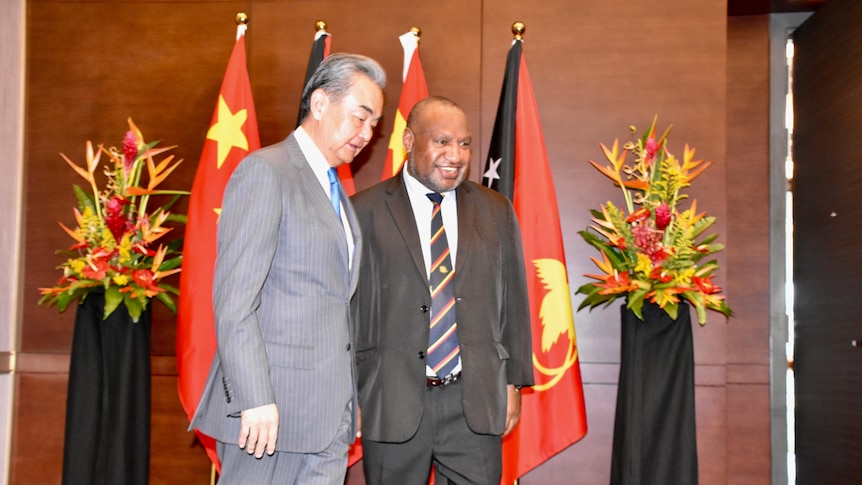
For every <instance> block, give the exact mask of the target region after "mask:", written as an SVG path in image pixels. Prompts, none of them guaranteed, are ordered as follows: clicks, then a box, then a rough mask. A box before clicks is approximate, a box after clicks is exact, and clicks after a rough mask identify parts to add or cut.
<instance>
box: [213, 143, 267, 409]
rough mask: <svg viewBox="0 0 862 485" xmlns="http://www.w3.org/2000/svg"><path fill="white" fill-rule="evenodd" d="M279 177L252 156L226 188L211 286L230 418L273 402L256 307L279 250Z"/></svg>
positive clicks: (245, 161) (235, 173)
mask: <svg viewBox="0 0 862 485" xmlns="http://www.w3.org/2000/svg"><path fill="white" fill-rule="evenodd" d="M278 180H279V178H278V176H277V175H276V173H275V171H274V170H273V168H272V166H271V165H270V164H269V163H267V162H266V161H265V160H264V159H263V158H260V157H256V156H255V155H251V156H250V157H248V158H246V159H245V160H244V161H243V162H242V163H240V164H239V166H238V167H237V168H236V170H235V171H234V173H233V175H232V176H231V178H230V181H229V182H228V184H227V187H226V188H225V195H224V199H223V201H222V212H221V215H220V218H219V226H218V253H217V257H216V267H215V277H214V283H213V307H214V311H215V321H216V335H217V340H218V352H219V358H220V360H221V367H222V372H223V374H224V379H225V382H224V386H225V388H226V391H227V392H228V393H229V394H230V396H231V399H230V403H229V407H230V413H231V414H232V415H236V414H238V413H239V412H241V411H243V410H246V409H251V408H254V407H258V406H263V405H265V404H271V403H274V402H275V395H274V392H273V389H272V383H271V381H270V377H269V360H268V358H267V354H266V348H265V345H264V339H263V335H262V333H261V326H260V322H259V321H258V316H257V312H256V310H257V307H258V306H259V305H260V298H261V291H262V288H263V284H264V282H265V281H266V278H267V275H268V274H269V268H270V267H271V265H272V261H273V258H274V256H275V251H276V248H277V245H278V234H279V223H280V221H281V211H282V194H281V188H280V187H279V183H278Z"/></svg>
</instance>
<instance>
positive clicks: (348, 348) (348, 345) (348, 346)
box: [347, 344, 350, 352]
mask: <svg viewBox="0 0 862 485" xmlns="http://www.w3.org/2000/svg"><path fill="white" fill-rule="evenodd" d="M347 350H348V352H349V351H350V344H347Z"/></svg>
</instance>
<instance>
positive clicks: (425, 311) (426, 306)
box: [419, 305, 428, 313]
mask: <svg viewBox="0 0 862 485" xmlns="http://www.w3.org/2000/svg"><path fill="white" fill-rule="evenodd" d="M419 311H420V312H422V313H428V305H422V306H420V307H419Z"/></svg>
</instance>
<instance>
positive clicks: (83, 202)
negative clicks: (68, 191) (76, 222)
mask: <svg viewBox="0 0 862 485" xmlns="http://www.w3.org/2000/svg"><path fill="white" fill-rule="evenodd" d="M72 190H74V191H75V198H76V199H78V209H79V210H80V211H81V212H82V213H83V212H84V209H85V208H87V207H89V208H90V210H91V211H93V213H94V214H95V213H96V205H95V203H94V202H93V194H91V193H89V192H86V191H84V189H82V188H81V186H79V185H78V184H72Z"/></svg>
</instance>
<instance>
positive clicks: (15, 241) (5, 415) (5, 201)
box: [0, 0, 25, 483]
mask: <svg viewBox="0 0 862 485" xmlns="http://www.w3.org/2000/svg"><path fill="white" fill-rule="evenodd" d="M4 7H5V8H4V12H3V13H4V15H3V17H2V19H0V66H4V68H3V69H2V70H0V173H2V174H3V175H2V176H0V207H2V210H0V227H3V230H2V231H0V254H2V255H3V256H4V260H5V261H6V265H7V266H6V269H5V270H4V271H2V272H0V295H2V296H0V482H4V483H5V482H6V478H7V477H8V474H9V458H10V453H11V448H10V438H11V431H12V403H13V398H14V395H15V394H14V387H13V378H12V374H11V371H12V370H13V369H14V363H15V358H14V355H15V353H14V350H15V348H16V338H15V337H16V329H17V326H18V317H19V315H20V313H19V310H20V302H21V300H20V299H19V287H20V279H21V271H20V268H21V264H20V262H21V257H20V254H21V246H20V241H21V200H22V183H23V181H22V167H23V164H22V163H21V162H22V160H23V141H24V140H23V126H24V125H23V119H24V95H23V91H24V33H25V17H24V0H9V1H7V2H6V3H4Z"/></svg>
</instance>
